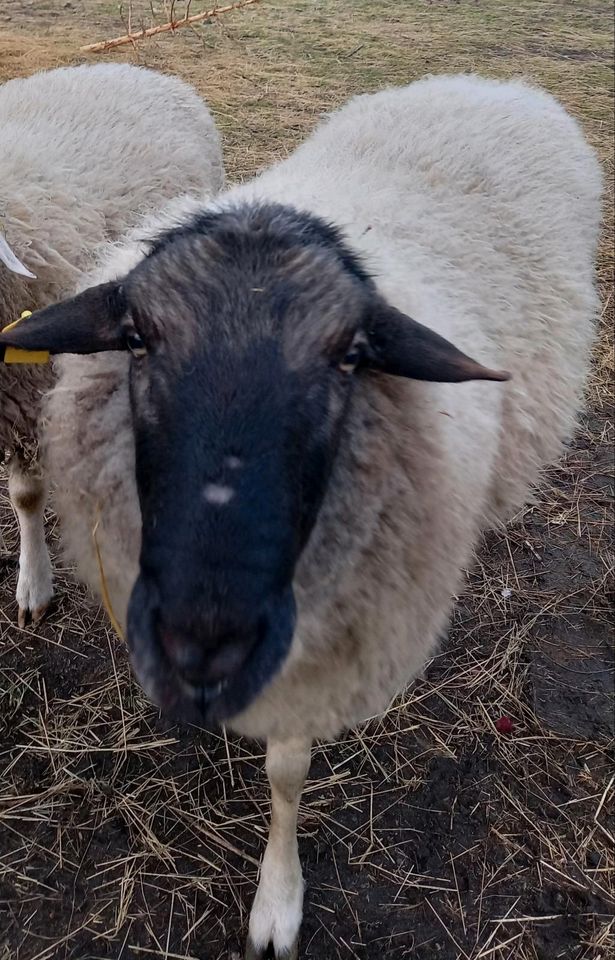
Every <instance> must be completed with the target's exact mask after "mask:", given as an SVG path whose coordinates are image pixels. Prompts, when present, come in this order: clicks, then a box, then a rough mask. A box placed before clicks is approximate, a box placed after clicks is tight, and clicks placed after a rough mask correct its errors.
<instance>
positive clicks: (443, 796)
mask: <svg viewBox="0 0 615 960" xmlns="http://www.w3.org/2000/svg"><path fill="white" fill-rule="evenodd" d="M177 9H178V10H180V11H181V10H182V9H183V8H182V7H181V5H180V4H177ZM198 9H204V4H197V3H196V2H195V3H193V5H192V12H195V11H197V10H198ZM128 13H129V7H128V5H127V4H126V5H125V7H124V10H123V11H122V13H121V14H120V13H119V12H118V8H117V6H116V5H115V4H113V3H99V2H95V0H83V2H80V0H69V2H52V0H43V2H38V0H37V2H33V0H3V3H2V6H1V8H0V79H7V78H9V77H12V76H20V75H25V74H28V73H30V72H31V71H33V70H34V69H37V68H42V67H50V66H55V65H59V64H64V63H77V62H81V61H82V60H84V59H86V57H85V56H84V55H82V54H80V53H79V49H78V48H79V46H80V45H81V44H83V43H86V42H89V41H94V40H99V39H104V38H105V37H110V36H114V35H116V34H118V33H123V32H124V26H123V22H122V20H124V21H127V18H128ZM610 14H611V11H610V4H609V3H606V2H605V3H603V2H566V0H559V2H558V3H557V4H553V3H547V2H539V0H536V2H528V0H525V2H524V0H521V2H517V3H509V2H496V0H484V2H482V0H476V2H474V0H459V2H445V0H442V2H419V0H405V2H397V3H393V2H388V0H384V2H381V3H379V4H373V3H368V2H366V0H356V2H350V0H320V2H319V0H315V2H307V0H304V2H299V0H297V2H295V0H289V2H284V0H272V2H269V3H265V2H263V3H261V4H256V5H254V6H253V7H251V8H250V9H247V10H245V11H242V12H236V13H233V14H230V15H228V16H227V17H225V18H220V20H218V21H212V22H207V23H205V24H203V25H202V26H199V27H198V28H194V29H191V30H188V29H184V30H183V31H178V32H177V33H176V34H175V35H172V36H171V35H167V36H166V37H164V38H160V39H158V40H155V41H154V40H152V41H149V42H148V43H147V44H142V45H140V46H139V47H137V48H134V49H133V47H132V46H127V47H123V48H120V49H119V50H118V51H116V52H115V53H114V54H105V55H98V58H100V59H102V58H103V57H106V58H110V57H111V56H112V57H113V58H114V59H121V60H129V61H131V62H134V61H137V62H142V63H146V64H148V65H150V66H156V67H159V68H161V69H165V70H168V71H170V72H177V73H179V74H180V75H182V76H184V77H185V78H186V79H187V80H189V81H190V82H192V83H193V84H195V85H196V86H197V88H198V89H199V91H200V92H201V93H202V94H203V95H205V96H206V97H207V99H208V100H209V102H210V104H211V106H212V109H213V111H214V113H215V115H216V119H217V121H218V123H219V125H220V128H221V130H222V133H223V137H224V148H225V155H226V161H227V167H228V171H229V176H230V178H231V179H236V178H242V177H245V176H249V175H250V174H252V173H253V172H254V171H255V170H257V169H258V167H259V166H260V165H262V164H263V163H265V162H267V161H268V160H270V159H272V158H275V157H279V156H282V155H284V153H285V152H286V151H287V150H288V149H289V148H290V147H292V145H293V144H294V143H296V142H297V141H298V140H299V139H300V138H301V137H302V136H303V134H304V133H305V132H306V131H307V130H309V129H310V128H311V127H312V126H313V124H314V122H315V121H316V119H317V117H318V116H319V114H320V113H321V112H322V111H323V110H324V109H327V108H329V107H331V106H332V105H334V104H336V103H339V102H342V101H343V100H344V99H345V98H346V97H347V96H348V95H350V94H351V93H353V92H355V91H364V90H372V89H377V88H378V87H380V86H382V85H384V84H387V83H399V82H404V81H407V80H410V79H412V78H414V77H418V76H421V75H422V74H424V73H425V72H431V71H432V72H442V71H446V70H473V69H478V70H480V71H482V72H485V73H488V74H490V75H495V76H512V75H516V74H519V73H523V74H525V75H526V76H529V77H530V78H532V79H534V80H536V81H538V82H541V83H543V84H544V85H545V86H546V87H547V88H548V89H550V90H551V91H552V92H554V93H555V94H556V95H558V96H559V97H560V98H561V99H562V100H563V102H564V103H565V104H566V105H567V106H568V107H569V109H570V110H571V111H572V112H573V113H574V114H575V115H576V116H577V117H578V118H579V119H580V120H581V122H582V123H583V125H584V127H585V129H586V132H587V135H588V137H589V138H590V140H591V141H592V143H594V145H595V146H596V147H597V149H598V150H599V152H600V155H601V157H602V158H603V160H604V163H605V170H606V172H607V176H608V177H609V179H612V101H611V96H612V82H613V73H612V24H611V23H610ZM130 15H131V21H132V23H133V25H137V26H138V25H140V24H141V22H144V23H145V24H146V25H150V23H151V22H152V19H153V17H154V16H155V19H156V20H157V21H158V22H162V21H163V20H164V19H165V16H164V11H163V10H162V9H158V8H155V10H154V14H152V12H151V11H150V9H149V6H148V5H147V4H145V3H142V4H137V3H135V4H133V5H132V9H131V10H130ZM91 59H96V58H91ZM0 193H1V184H0ZM611 211H612V208H611V206H610V200H609V201H608V211H607V214H608V215H607V229H606V232H605V240H604V245H603V248H602V252H601V258H600V263H599V271H600V282H601V289H602V291H603V294H604V310H603V315H602V318H601V336H600V339H599V343H598V347H597V350H596V358H595V369H594V375H593V379H592V383H591V385H590V389H589V391H588V413H587V415H586V417H585V418H584V420H583V423H582V426H581V430H580V433H579V437H578V439H577V441H576V442H575V443H574V445H573V447H572V449H571V451H570V453H569V455H568V457H567V458H566V460H565V461H564V462H562V464H561V465H560V466H558V467H557V468H556V469H554V470H553V471H552V472H551V473H550V475H549V476H548V477H547V478H546V480H545V484H544V487H543V489H542V491H541V493H540V496H539V498H538V501H537V503H536V505H534V506H533V507H531V508H528V510H527V511H526V512H525V513H524V514H523V515H522V516H520V517H519V518H518V519H517V520H516V522H515V523H513V524H511V526H510V527H509V528H508V530H507V531H506V534H497V535H492V536H491V537H490V538H489V540H488V542H487V543H486V544H485V545H484V548H483V549H482V550H481V553H480V555H479V558H478V561H477V564H476V566H475V568H474V569H473V570H472V571H471V573H470V574H469V577H468V585H467V591H466V593H465V595H464V596H463V597H462V598H460V602H459V606H458V610H457V613H456V616H455V621H454V623H453V625H452V628H451V631H450V636H449V637H448V639H447V641H446V643H445V646H444V648H443V650H442V652H441V653H440V655H439V656H437V657H436V658H435V659H434V661H433V662H432V663H431V664H430V665H429V668H428V670H427V673H426V677H425V678H424V679H422V680H420V681H418V682H417V683H415V684H414V685H413V686H412V688H411V689H409V690H408V691H407V692H406V693H405V694H404V696H402V697H401V698H400V699H399V700H398V701H397V702H396V703H395V704H394V705H393V707H392V708H391V710H390V712H389V714H388V715H387V716H386V717H385V718H383V719H381V720H378V721H374V722H372V723H370V724H368V725H367V726H365V727H363V728H361V729H360V730H358V731H355V732H353V733H350V734H348V735H347V736H346V737H345V738H344V739H343V740H342V741H341V742H340V743H337V744H335V745H326V744H325V745H319V747H318V749H317V750H316V751H315V755H314V762H313V765H312V769H311V773H310V778H309V782H308V785H307V789H306V792H305V794H304V798H303V802H302V805H301V811H300V818H299V833H300V852H301V857H302V861H303V864H304V870H305V876H306V881H307V888H306V900H305V921H304V926H303V939H302V951H303V953H302V955H303V956H305V957H306V958H312V960H313V958H320V960H337V958H339V960H350V958H355V960H356V958H360V960H376V958H379V957H381V956H382V955H385V954H386V956H387V957H388V958H389V960H402V958H413V960H434V958H438V960H513V958H514V960H556V958H558V960H600V958H602V960H606V958H607V957H609V956H612V955H613V950H614V949H615V921H614V914H613V909H614V903H615V901H614V890H615V850H614V849H613V832H614V825H613V797H614V790H613V761H614V756H613V742H614V741H613V737H614V735H615V730H614V726H613V675H614V674H613V670H614V662H613V634H612V629H611V625H610V618H611V610H612V600H613V578H612V572H613V554H612V519H613V518H612V502H613V501H612V496H613V490H612V466H613V456H612V439H613V437H612V397H613V392H612V383H613V361H612V348H611V346H610V337H609V333H608V331H609V327H610V323H611V322H612V219H611ZM609 225H610V227H609ZM0 491H1V492H0V522H1V525H2V530H3V533H4V536H5V538H6V540H7V541H8V543H9V545H13V546H14V545H15V544H16V542H17V532H16V526H15V521H14V518H13V516H12V513H11V510H10V505H9V503H8V499H7V496H6V486H5V484H4V483H3V484H2V485H1V487H0ZM49 527H50V532H51V534H52V537H53V543H54V548H55V556H54V562H55V565H56V569H57V571H58V583H57V587H58V596H57V600H56V602H55V604H54V607H53V609H52V610H51V612H50V614H49V617H48V620H47V622H45V623H44V624H43V625H42V626H41V627H38V628H28V629H26V630H25V631H18V630H17V628H16V626H15V619H16V608H15V603H14V601H13V594H14V588H15V580H16V558H15V556H14V555H11V556H6V557H4V558H3V559H2V561H1V563H0V960H69V958H70V960H95V958H103V957H104V958H114V960H139V958H148V957H152V958H155V957H158V958H169V960H172V958H175V960H179V958H192V960H237V958H239V957H241V949H242V943H243V940H244V936H245V930H246V924H247V915H248V911H249V906H250V902H251V899H252V897H253V894H254V890H255V884H256V878H257V865H258V861H259V858H260V856H261V854H262V851H263V848H264V840H265V836H266V824H267V814H268V809H267V807H268V795H267V789H266V782H265V777H264V772H263V764H262V755H261V750H260V748H259V747H258V746H255V745H254V744H251V743H249V742H247V741H243V740H239V739H237V738H228V739H227V738H226V737H225V736H222V735H213V734H207V733H204V732H202V731H198V730H195V729H193V728H185V729H182V728H178V727H174V726H171V725H169V724H168V723H166V722H165V721H164V720H163V719H161V718H160V717H159V716H158V714H157V712H156V711H154V710H153V709H152V708H151V707H150V706H149V705H148V704H147V703H146V701H145V700H144V698H143V696H142V694H141V693H140V691H139V689H138V688H137V687H136V686H135V685H134V684H133V683H132V681H131V679H130V675H129V670H128V665H127V660H126V655H125V652H124V650H123V648H122V645H121V643H120V641H119V640H117V639H116V638H115V637H114V636H113V635H112V633H111V632H110V630H109V629H108V628H107V626H106V622H105V618H104V617H103V616H102V615H101V612H100V610H99V609H98V607H97V606H96V604H94V603H93V602H92V601H91V600H90V599H89V598H88V597H87V596H86V594H85V592H84V591H83V590H82V589H81V588H79V587H76V586H75V584H74V581H73V579H72V578H71V574H70V570H68V569H67V568H66V565H65V564H64V562H63V561H62V558H61V556H59V555H58V552H57V549H58V545H57V538H56V537H55V530H54V521H53V517H52V515H51V514H50V517H49ZM502 718H507V719H508V720H510V721H511V722H512V729H510V731H509V732H507V733H506V732H499V730H498V727H501V724H499V723H498V721H500V720H501V719H502Z"/></svg>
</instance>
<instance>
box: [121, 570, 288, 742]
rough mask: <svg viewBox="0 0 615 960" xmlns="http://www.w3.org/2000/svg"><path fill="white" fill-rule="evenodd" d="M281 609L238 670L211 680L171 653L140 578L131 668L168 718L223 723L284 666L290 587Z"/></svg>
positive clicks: (131, 613) (133, 605) (130, 636)
mask: <svg viewBox="0 0 615 960" xmlns="http://www.w3.org/2000/svg"><path fill="white" fill-rule="evenodd" d="M278 612H279V611H278ZM281 612H282V614H283V615H282V616H277V617H276V618H275V623H274V622H273V621H271V620H270V625H269V627H268V629H267V630H265V631H263V634H262V636H261V637H259V640H258V641H257V642H256V643H255V644H254V647H253V648H252V649H251V651H250V653H249V655H248V657H247V659H246V660H245V662H244V663H243V664H242V666H241V667H240V669H238V670H237V672H236V673H234V674H233V675H232V676H230V677H224V678H222V679H220V680H218V681H216V682H213V683H212V682H200V681H199V680H198V678H195V676H194V673H191V674H190V676H189V677H188V676H186V675H185V674H183V673H182V671H181V670H180V669H179V668H178V667H177V665H176V664H175V663H174V662H173V660H172V659H171V658H170V657H169V655H168V653H167V651H166V650H165V646H164V644H163V642H162V639H161V636H160V631H159V630H158V629H157V625H156V613H155V610H154V608H153V606H152V604H151V601H149V600H148V592H147V591H146V590H145V589H144V586H143V583H142V581H141V578H139V580H137V583H136V585H135V588H134V590H133V594H132V597H131V600H130V606H129V610H128V630H127V641H128V647H129V651H130V658H131V663H132V668H133V672H134V674H135V676H136V678H137V680H138V682H139V684H140V685H141V687H142V688H143V690H144V692H145V693H146V695H147V696H148V698H149V699H150V700H152V702H153V703H155V704H156V705H157V706H158V707H159V708H160V709H161V710H162V712H163V713H164V714H165V715H166V716H168V717H169V718H170V719H172V720H177V721H180V722H187V723H192V724H195V725H197V726H205V727H207V726H215V725H217V724H220V723H223V722H225V721H227V720H229V719H231V718H232V717H233V716H236V715H237V714H239V713H241V712H242V711H243V710H245V709H246V708H247V707H249V706H250V704H251V703H252V701H253V700H255V699H256V697H257V696H258V695H259V694H260V693H261V692H262V690H263V688H264V687H265V686H267V684H268V683H270V682H271V681H272V680H273V678H274V677H275V675H276V674H277V673H278V671H279V670H280V668H281V667H282V665H283V663H284V660H285V659H286V656H287V654H288V651H289V649H290V646H291V643H292V638H293V633H294V622H295V606H294V597H293V596H292V591H287V594H286V596H285V597H284V598H283V602H282V604H281Z"/></svg>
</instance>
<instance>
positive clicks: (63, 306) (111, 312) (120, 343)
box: [0, 282, 126, 354]
mask: <svg viewBox="0 0 615 960" xmlns="http://www.w3.org/2000/svg"><path fill="white" fill-rule="evenodd" d="M125 311H126V303H125V299H124V294H123V292H122V288H121V286H120V285H119V284H118V283H115V282H111V283H101V284H100V285H99V286H96V287H90V288H89V289H88V290H84V291H83V293H79V294H77V296H76V297H71V299H70V300H62V301H61V302H60V303H54V304H52V305H51V306H50V307H45V308H44V309H43V310H37V311H36V312H35V313H32V314H31V315H30V316H29V317H26V318H24V319H23V320H18V321H17V322H16V323H12V324H9V325H8V327H5V328H4V330H3V331H2V332H1V333H0V346H1V345H2V344H4V345H5V346H10V347H17V348H19V349H21V350H46V351H48V353H52V354H54V353H101V352H102V351H105V350H125V349H126V342H125V338H124V334H123V331H122V327H121V319H122V316H123V314H124V313H125Z"/></svg>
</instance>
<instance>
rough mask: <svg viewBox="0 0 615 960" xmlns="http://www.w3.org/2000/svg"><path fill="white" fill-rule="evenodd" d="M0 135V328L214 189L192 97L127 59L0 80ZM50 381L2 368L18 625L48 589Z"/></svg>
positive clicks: (211, 155) (47, 370)
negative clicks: (166, 205)
mask: <svg viewBox="0 0 615 960" xmlns="http://www.w3.org/2000/svg"><path fill="white" fill-rule="evenodd" d="M0 129H1V130H2V142H1V144H0V183H1V184H2V201H1V202H0V213H1V214H2V219H1V220H0V327H4V326H5V325H6V324H8V323H9V322H10V321H15V320H17V318H18V317H19V316H20V314H21V312H22V311H23V310H24V309H25V308H29V309H30V310H32V309H35V308H37V307H43V306H45V305H46V304H48V303H51V302H53V301H55V300H57V299H58V298H60V297H61V296H66V295H68V294H69V293H70V292H72V291H73V290H74V289H75V285H76V283H77V282H78V279H79V277H80V276H81V274H82V273H83V271H85V270H88V269H91V268H92V267H93V264H94V262H95V252H96V249H97V247H98V246H99V245H101V244H102V243H103V242H105V241H108V240H117V239H118V238H119V237H120V236H121V235H122V234H124V233H125V231H126V230H127V229H128V228H129V227H130V226H132V225H133V224H134V223H135V222H136V220H137V218H138V216H139V215H142V214H143V213H145V212H146V211H148V210H153V209H155V208H157V207H159V206H160V204H161V203H163V202H164V201H165V200H170V199H171V198H173V197H176V196H178V195H179V194H183V193H190V192H197V191H198V192H199V193H200V194H203V193H204V192H205V191H210V192H211V193H212V194H213V193H214V192H216V191H217V190H218V189H220V188H221V186H222V184H223V167H222V158H221V150H220V143H219V137H218V133H217V130H216V128H215V126H214V123H213V120H212V118H211V116H210V114H209V111H208V110H207V107H206V106H205V105H204V103H203V102H202V101H201V99H200V98H199V97H198V95H197V94H196V92H195V91H194V90H193V89H192V88H191V87H189V86H188V85H187V84H185V83H183V82H182V81H181V80H179V79H176V78H172V77H166V76H163V75H162V74H159V73H156V72H154V71H152V70H145V69H143V68H140V67H133V66H130V65H128V64H109V65H96V66H79V67H68V68H62V69H57V70H51V71H47V72H42V73H38V74H35V75H34V76H31V77H29V78H28V79H25V80H22V79H18V80H11V81H9V82H8V83H5V84H4V85H3V86H2V87H0ZM162 131H163V132H164V135H163V136H162V135H161V132H162ZM34 274H36V278H34ZM22 359H23V358H22ZM52 376H53V373H52V368H51V366H50V365H49V364H45V363H42V364H38V365H36V366H34V365H24V364H22V363H20V364H19V365H18V366H17V365H8V364H2V365H0V443H1V444H2V446H3V448H4V452H5V455H6V454H8V457H9V460H8V473H9V495H10V498H11V501H12V504H13V507H14V509H15V512H16V514H17V518H18V521H19V527H20V537H21V545H20V556H19V577H18V582H17V590H16V599H17V604H18V609H19V612H18V623H19V625H20V626H22V627H23V626H25V623H26V617H27V615H28V613H31V614H32V618H33V620H34V621H37V620H39V619H40V618H41V616H43V614H44V613H45V611H46V609H47V606H48V604H49V601H50V600H51V597H52V593H53V586H52V568H51V562H50V559H49V553H48V551H47V547H46V545H45V531H44V519H43V514H44V510H45V502H46V498H47V492H46V482H45V477H44V473H43V471H42V470H41V468H40V465H39V461H38V458H37V456H36V436H37V420H38V415H39V409H40V401H41V395H42V394H43V393H44V391H45V390H46V389H47V388H48V387H49V386H51V383H52Z"/></svg>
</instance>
